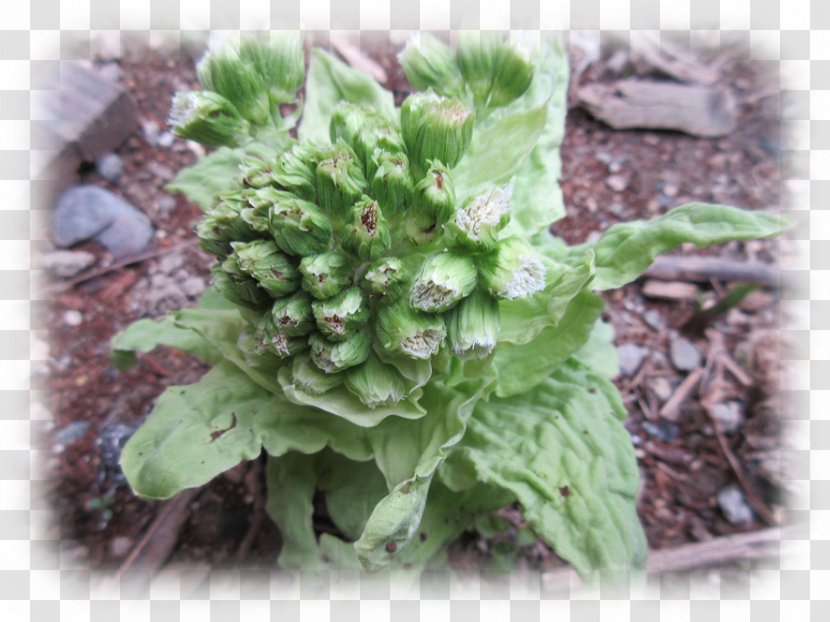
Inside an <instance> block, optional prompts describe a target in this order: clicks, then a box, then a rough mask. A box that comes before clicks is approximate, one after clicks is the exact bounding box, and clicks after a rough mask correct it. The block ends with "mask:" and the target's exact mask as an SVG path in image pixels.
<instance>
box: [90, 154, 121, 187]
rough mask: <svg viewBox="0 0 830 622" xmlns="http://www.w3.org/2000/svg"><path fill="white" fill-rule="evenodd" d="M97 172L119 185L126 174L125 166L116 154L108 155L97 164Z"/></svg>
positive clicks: (99, 159)
mask: <svg viewBox="0 0 830 622" xmlns="http://www.w3.org/2000/svg"><path fill="white" fill-rule="evenodd" d="M95 170H97V171H98V174H99V175H100V176H101V177H103V178H104V179H106V180H107V181H111V182H112V183H114V184H117V183H118V182H119V180H120V179H121V175H122V174H123V173H124V164H123V163H122V162H121V158H119V157H118V156H117V155H116V154H114V153H107V154H105V155H102V156H101V157H100V158H98V160H97V161H96V162H95Z"/></svg>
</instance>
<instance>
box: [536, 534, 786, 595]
mask: <svg viewBox="0 0 830 622" xmlns="http://www.w3.org/2000/svg"><path fill="white" fill-rule="evenodd" d="M780 552H781V530H780V529H779V528H777V527H774V528H771V529H761V530H759V531H750V532H748V533H740V534H736V535H733V536H724V537H721V538H713V539H712V540H708V541H706V542H695V543H693V544H684V545H682V546H678V547H674V548H670V549H661V550H658V551H650V552H649V556H648V565H647V572H648V573H649V574H659V573H662V572H688V571H691V570H698V569H701V568H709V567H713V566H723V565H725V564H729V563H733V562H744V561H751V560H756V559H771V558H774V557H777V556H779V555H780ZM542 582H543V585H545V586H546V587H547V588H548V589H554V590H555V589H556V588H562V587H566V586H568V585H578V584H579V583H580V579H579V575H577V574H576V572H575V571H574V570H573V569H572V568H562V569H557V570H553V571H550V572H545V573H543V574H542Z"/></svg>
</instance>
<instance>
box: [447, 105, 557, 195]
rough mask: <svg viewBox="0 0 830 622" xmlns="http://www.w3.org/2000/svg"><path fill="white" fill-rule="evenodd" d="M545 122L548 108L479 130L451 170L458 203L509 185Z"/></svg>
mask: <svg viewBox="0 0 830 622" xmlns="http://www.w3.org/2000/svg"><path fill="white" fill-rule="evenodd" d="M546 119H547V107H546V106H544V105H542V106H539V107H537V108H532V109H530V110H528V111H525V112H518V113H516V114H512V115H509V116H506V117H503V118H500V119H498V120H496V121H495V122H494V123H492V124H488V125H487V126H486V127H478V128H476V131H475V133H474V134H473V140H472V141H471V142H470V146H469V147H468V149H467V152H466V153H465V154H464V157H463V158H462V159H461V162H459V163H458V166H456V167H455V168H454V169H453V170H452V178H453V181H454V182H455V190H456V194H457V196H458V200H459V202H461V201H463V200H464V198H466V197H470V196H474V195H475V194H477V193H478V192H481V191H482V190H484V189H486V188H488V187H492V186H497V185H500V184H506V183H507V182H509V181H510V179H511V177H513V175H515V174H516V171H517V170H519V168H520V167H521V165H522V163H523V162H524V161H525V159H526V158H527V157H528V156H529V155H530V153H531V152H532V151H533V147H534V146H535V145H536V141H538V140H539V136H540V135H541V134H542V131H543V130H544V128H545V121H546ZM494 145H497V146H498V148H495V149H494V148H493V147H494Z"/></svg>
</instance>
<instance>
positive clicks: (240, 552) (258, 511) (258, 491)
mask: <svg viewBox="0 0 830 622" xmlns="http://www.w3.org/2000/svg"><path fill="white" fill-rule="evenodd" d="M261 473H262V463H261V462H260V461H259V460H254V461H253V463H252V466H251V470H250V471H249V472H248V475H246V477H245V479H246V483H247V484H248V490H249V491H250V493H251V496H252V497H253V498H254V507H253V519H252V520H251V524H250V526H249V527H248V531H247V532H246V533H245V537H244V538H242V542H240V544H239V548H238V549H237V551H236V563H237V565H239V564H242V563H243V562H244V561H245V557H246V556H247V555H248V552H249V551H250V550H251V547H252V546H253V544H254V540H256V537H257V534H259V530H260V529H261V528H262V523H263V520H264V517H265V496H264V495H263V494H262V485H261V481H260V480H261ZM249 478H250V479H249Z"/></svg>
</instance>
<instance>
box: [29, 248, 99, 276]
mask: <svg viewBox="0 0 830 622" xmlns="http://www.w3.org/2000/svg"><path fill="white" fill-rule="evenodd" d="M39 263H40V266H41V267H42V268H43V269H44V270H49V272H51V273H52V274H54V275H55V276H57V277H60V278H63V279H68V278H70V277H73V276H75V275H76V274H78V273H79V272H81V271H82V270H85V269H86V268H89V267H90V266H91V265H92V264H94V263H95V255H93V254H92V253H87V252H86V251H51V252H48V253H44V254H42V255H41V256H40V258H39Z"/></svg>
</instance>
